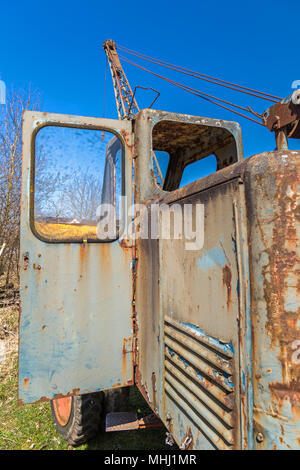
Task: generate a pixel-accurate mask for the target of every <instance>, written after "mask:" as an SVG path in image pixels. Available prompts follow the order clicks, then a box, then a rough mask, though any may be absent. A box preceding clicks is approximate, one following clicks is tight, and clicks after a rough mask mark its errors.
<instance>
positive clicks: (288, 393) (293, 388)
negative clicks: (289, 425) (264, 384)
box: [269, 383, 300, 419]
mask: <svg viewBox="0 0 300 470" xmlns="http://www.w3.org/2000/svg"><path fill="white" fill-rule="evenodd" d="M297 385H298V384H297V383H294V384H291V385H290V387H287V386H286V385H285V384H280V383H271V384H270V385H269V388H270V391H271V393H272V397H273V398H274V399H275V400H276V401H277V403H278V405H279V408H280V409H282V408H283V406H284V404H285V403H286V402H287V401H288V402H289V403H290V405H291V410H292V413H293V415H294V416H295V418H298V419H299V418H300V390H299V388H297Z"/></svg>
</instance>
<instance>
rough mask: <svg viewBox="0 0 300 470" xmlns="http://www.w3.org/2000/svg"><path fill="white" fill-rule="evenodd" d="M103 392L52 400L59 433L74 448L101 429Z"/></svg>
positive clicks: (54, 420)
mask: <svg viewBox="0 0 300 470" xmlns="http://www.w3.org/2000/svg"><path fill="white" fill-rule="evenodd" d="M103 397H104V394H103V392H98V393H89V394H86V395H79V396H73V397H65V398H57V399H54V400H51V410H52V417H53V422H54V424H55V426H56V429H57V431H58V432H59V433H60V434H61V435H62V436H63V437H64V439H65V440H66V441H67V442H68V443H69V444H70V445H72V446H73V447H76V446H79V445H81V444H84V443H85V442H87V441H89V440H90V439H92V438H93V437H94V436H95V435H96V434H97V431H98V429H99V427H100V423H101V418H102V412H103Z"/></svg>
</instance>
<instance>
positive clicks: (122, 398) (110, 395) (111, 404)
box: [104, 387, 130, 414]
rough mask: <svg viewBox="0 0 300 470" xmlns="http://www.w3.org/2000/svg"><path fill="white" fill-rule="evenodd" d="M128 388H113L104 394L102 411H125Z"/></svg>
mask: <svg viewBox="0 0 300 470" xmlns="http://www.w3.org/2000/svg"><path fill="white" fill-rule="evenodd" d="M129 393H130V387H122V388H115V389H111V390H107V391H106V392H104V396H105V398H104V411H105V414H106V413H111V412H117V411H127V410H128V401H129Z"/></svg>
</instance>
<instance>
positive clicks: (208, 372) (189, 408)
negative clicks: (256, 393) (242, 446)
mask: <svg viewBox="0 0 300 470" xmlns="http://www.w3.org/2000/svg"><path fill="white" fill-rule="evenodd" d="M164 333H165V391H166V393H167V394H168V396H169V397H170V398H171V399H172V400H173V402H175V403H176V404H177V406H179V407H180V408H181V409H182V410H183V411H184V412H185V414H187V415H188V416H189V417H190V419H191V420H192V421H193V422H194V423H195V424H196V425H197V427H198V428H199V429H200V431H201V432H202V433H203V434H204V435H205V436H206V437H207V438H208V439H209V440H210V441H211V443H212V444H213V445H214V446H215V447H217V448H218V449H228V448H232V446H233V444H234V417H233V407H234V384H233V381H232V379H233V370H232V362H233V356H234V349H233V346H232V344H231V343H225V342H222V341H220V340H218V339H216V338H213V337H211V336H208V335H206V334H205V332H203V331H202V330H201V329H200V328H199V327H197V326H195V325H190V324H187V323H184V322H178V321H177V320H174V319H173V318H172V317H169V316H167V317H165V324H164Z"/></svg>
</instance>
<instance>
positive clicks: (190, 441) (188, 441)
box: [180, 427, 194, 450]
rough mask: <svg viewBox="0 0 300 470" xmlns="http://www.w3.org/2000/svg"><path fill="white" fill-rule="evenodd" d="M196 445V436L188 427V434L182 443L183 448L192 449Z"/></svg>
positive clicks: (181, 447)
mask: <svg viewBox="0 0 300 470" xmlns="http://www.w3.org/2000/svg"><path fill="white" fill-rule="evenodd" d="M193 447H194V438H193V434H192V430H191V428H190V427H188V429H187V432H186V435H185V436H184V438H183V440H182V443H181V444H180V449H181V450H192V449H193Z"/></svg>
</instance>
